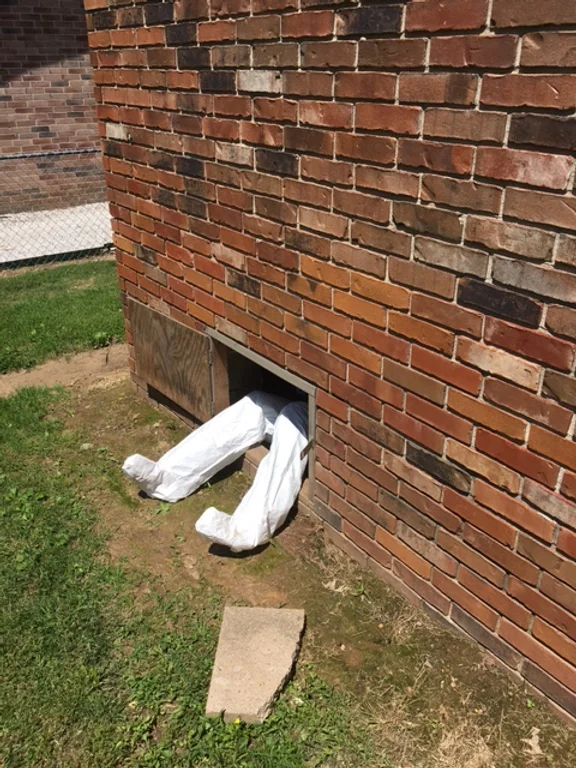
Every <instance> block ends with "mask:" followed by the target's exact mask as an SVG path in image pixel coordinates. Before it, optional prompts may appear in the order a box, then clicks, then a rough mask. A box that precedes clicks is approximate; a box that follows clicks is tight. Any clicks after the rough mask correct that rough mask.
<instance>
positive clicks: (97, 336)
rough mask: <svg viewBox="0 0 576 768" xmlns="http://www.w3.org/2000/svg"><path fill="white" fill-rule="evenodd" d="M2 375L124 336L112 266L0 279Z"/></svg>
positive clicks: (82, 265)
mask: <svg viewBox="0 0 576 768" xmlns="http://www.w3.org/2000/svg"><path fill="white" fill-rule="evenodd" d="M0 306H1V307H2V312H1V313H0V374H2V373H7V372H8V371H14V370H19V369H20V368H31V367H33V366H35V365H38V364H39V363H42V362H44V361H45V360H47V359H49V358H51V357H57V356H58V355H62V354H66V353H68V352H78V351H80V350H84V349H90V348H92V347H101V346H105V345H107V344H109V343H111V342H112V341H119V340H121V339H123V337H124V330H123V321H122V310H121V307H120V294H119V290H118V284H117V279H116V271H115V264H114V262H113V261H95V262H86V263H80V264H67V265H65V266H59V267H54V268H52V269H38V270H34V271H30V272H22V273H20V274H17V275H7V276H2V277H0Z"/></svg>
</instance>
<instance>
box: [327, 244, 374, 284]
mask: <svg viewBox="0 0 576 768" xmlns="http://www.w3.org/2000/svg"><path fill="white" fill-rule="evenodd" d="M331 254H332V260H333V261H334V262H336V264H340V265H342V266H346V267H350V268H353V269H357V270H359V271H360V272H368V273H369V274H372V275H376V276H377V277H384V276H385V275H386V259H385V257H384V256H381V255H380V254H378V253H371V252H370V251H367V250H364V249H363V248H356V247H355V246H351V245H348V244H347V243H342V242H333V243H332V245H331Z"/></svg>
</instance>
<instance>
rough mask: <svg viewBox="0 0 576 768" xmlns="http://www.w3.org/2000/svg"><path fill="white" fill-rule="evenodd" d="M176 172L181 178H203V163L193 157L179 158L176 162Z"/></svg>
mask: <svg viewBox="0 0 576 768" xmlns="http://www.w3.org/2000/svg"><path fill="white" fill-rule="evenodd" d="M176 171H177V172H178V173H181V174H182V175H183V176H196V177H203V176H204V163H203V161H202V160H197V159H196V158H194V157H179V158H178V159H177V160H176Z"/></svg>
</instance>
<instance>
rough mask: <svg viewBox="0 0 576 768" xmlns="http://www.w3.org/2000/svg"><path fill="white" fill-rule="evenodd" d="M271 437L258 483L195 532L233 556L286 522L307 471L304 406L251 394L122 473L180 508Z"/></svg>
mask: <svg viewBox="0 0 576 768" xmlns="http://www.w3.org/2000/svg"><path fill="white" fill-rule="evenodd" d="M270 437H272V444H271V446H270V451H269V453H268V455H267V456H266V457H265V459H264V460H263V461H262V462H261V463H260V466H259V467H258V471H257V472H256V477H255V478H254V482H253V484H252V486H251V487H250V489H249V490H248V492H247V493H246V495H245V496H244V498H243V499H242V501H241V502H240V504H239V506H238V507H237V509H236V511H235V512H234V514H233V515H232V516H230V515H227V514H225V513H224V512H220V511H219V510H217V509H215V508H214V507H211V508H210V509H207V510H206V511H205V512H204V514H203V515H202V516H201V517H200V519H199V520H198V522H197V523H196V530H197V531H198V532H199V533H201V534H202V535H203V536H205V537H206V538H208V539H210V541H213V542H215V543H218V544H223V545H225V546H228V547H230V548H231V549H232V550H234V551H240V550H245V549H253V548H254V547H257V546H259V545H260V544H264V543H266V542H267V541H269V540H270V538H271V537H272V535H273V534H274V531H276V530H277V529H278V528H279V527H280V526H281V525H282V523H284V521H285V520H286V517H287V516H288V513H289V512H290V509H291V508H292V506H293V504H294V502H295V501H296V497H297V496H298V492H299V490H300V486H301V484H302V477H303V475H304V471H305V469H306V463H307V457H302V453H303V451H304V449H305V448H306V446H307V444H308V411H307V408H306V404H305V403H301V402H293V403H289V402H288V401H287V400H284V399H283V398H281V397H277V396H275V395H269V394H267V393H264V392H252V393H251V394H250V395H247V396H246V397H244V398H242V400H240V401H238V402H237V403H235V404H234V405H231V406H230V407H229V408H226V409H225V410H224V411H222V412H221V413H219V414H218V415H217V416H215V417H214V418H213V419H211V420H210V421H208V422H206V424H203V425H202V426H201V427H199V428H198V429H197V430H195V431H194V432H192V434H190V435H188V437H186V438H185V439H184V440H182V442H180V443H178V445H176V446H175V447H174V448H172V449H171V450H170V451H168V452H167V453H166V454H164V456H162V458H161V459H160V460H159V461H157V462H154V461H151V460H150V459H147V458H145V457H144V456H140V455H139V454H135V455H134V456H130V457H129V458H128V459H126V461H125V462H124V466H123V468H122V469H123V471H124V473H125V474H126V475H127V476H128V477H129V478H131V479H132V480H134V481H135V482H136V484H137V485H138V486H139V488H140V489H141V490H142V491H144V492H145V493H146V494H147V495H148V496H152V497H154V498H156V499H161V500H163V501H171V502H174V501H179V500H180V499H183V498H185V497H186V496H189V495H190V494H191V493H194V491H196V490H197V489H198V488H200V486H202V485H203V484H204V483H205V482H207V481H208V480H209V479H210V478H211V477H213V476H214V475H215V474H216V473H217V472H219V471H220V470H221V469H223V468H224V467H226V466H228V465H229V464H231V463H233V462H234V461H236V459H238V458H239V457H240V456H241V455H242V454H243V453H245V451H247V450H248V449H249V448H251V447H252V446H254V445H257V444H258V443H261V442H262V441H263V440H264V439H266V438H270Z"/></svg>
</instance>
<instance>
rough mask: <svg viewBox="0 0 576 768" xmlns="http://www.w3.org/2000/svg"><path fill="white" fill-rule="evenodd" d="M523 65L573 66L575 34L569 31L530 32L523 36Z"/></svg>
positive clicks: (575, 55) (575, 46) (574, 61)
mask: <svg viewBox="0 0 576 768" xmlns="http://www.w3.org/2000/svg"><path fill="white" fill-rule="evenodd" d="M520 64H521V66H523V67H575V66H576V35H575V34H574V33H570V32H532V33H531V34H529V35H526V36H525V37H524V38H523V44H522V55H521V58H520Z"/></svg>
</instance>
